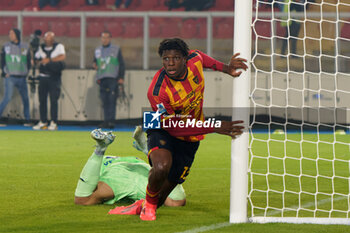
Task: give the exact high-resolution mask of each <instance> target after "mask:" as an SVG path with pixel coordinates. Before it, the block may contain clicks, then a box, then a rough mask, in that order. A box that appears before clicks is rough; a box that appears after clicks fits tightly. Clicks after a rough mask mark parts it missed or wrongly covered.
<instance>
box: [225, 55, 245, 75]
mask: <svg viewBox="0 0 350 233" xmlns="http://www.w3.org/2000/svg"><path fill="white" fill-rule="evenodd" d="M239 55H240V53H236V54H234V55H233V56H232V57H231V60H230V63H229V64H228V65H226V67H225V66H224V70H223V71H224V72H225V73H226V74H229V75H231V76H232V77H238V76H240V75H241V73H242V71H237V70H238V69H243V70H247V69H248V66H247V64H246V62H247V60H246V59H244V58H240V57H238V56H239Z"/></svg>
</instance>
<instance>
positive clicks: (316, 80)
mask: <svg viewBox="0 0 350 233" xmlns="http://www.w3.org/2000/svg"><path fill="white" fill-rule="evenodd" d="M236 11H237V9H236ZM252 17H253V20H252V38H253V39H252V40H253V43H252V50H253V53H252V63H251V64H252V68H251V69H252V77H251V93H250V99H251V121H250V127H249V131H250V141H249V155H250V157H249V165H248V183H249V190H248V217H249V219H250V221H252V222H293V223H321V224H350V219H349V217H350V216H349V215H350V199H349V193H350V135H349V134H347V133H348V132H349V127H348V126H349V122H350V120H349V119H350V0H308V1H307V0H290V1H285V0H274V1H267V0H257V1H254V6H253V14H252ZM235 36H237V34H236V35H235ZM238 36H239V35H238Z"/></svg>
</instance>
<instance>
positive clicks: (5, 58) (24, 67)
mask: <svg viewBox="0 0 350 233" xmlns="http://www.w3.org/2000/svg"><path fill="white" fill-rule="evenodd" d="M9 38H10V42H7V43H6V44H5V45H4V46H3V48H2V51H1V70H2V74H1V76H2V77H3V78H5V94H4V98H3V100H2V101H1V103H0V116H1V115H2V113H3V111H4V110H5V108H6V106H7V104H8V103H9V102H10V100H11V98H12V94H13V89H14V87H16V88H17V89H18V91H19V93H20V95H21V98H22V102H23V113H24V118H25V124H24V125H25V126H30V114H29V98H28V88H27V81H26V77H27V75H28V72H29V70H30V66H31V56H30V50H29V46H28V44H27V43H23V42H21V32H20V30H18V29H17V28H13V29H11V30H10V31H9Z"/></svg>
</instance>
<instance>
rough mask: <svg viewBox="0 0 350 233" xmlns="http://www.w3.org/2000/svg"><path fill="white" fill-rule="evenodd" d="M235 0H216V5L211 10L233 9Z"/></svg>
mask: <svg viewBox="0 0 350 233" xmlns="http://www.w3.org/2000/svg"><path fill="white" fill-rule="evenodd" d="M233 8H234V0H216V1H215V6H214V7H213V8H211V9H210V10H218V11H233Z"/></svg>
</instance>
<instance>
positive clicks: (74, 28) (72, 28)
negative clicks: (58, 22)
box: [67, 21, 80, 37]
mask: <svg viewBox="0 0 350 233" xmlns="http://www.w3.org/2000/svg"><path fill="white" fill-rule="evenodd" d="M67 35H68V36H69V37H80V21H75V22H74V21H73V22H71V23H69V24H68V33H67Z"/></svg>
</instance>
